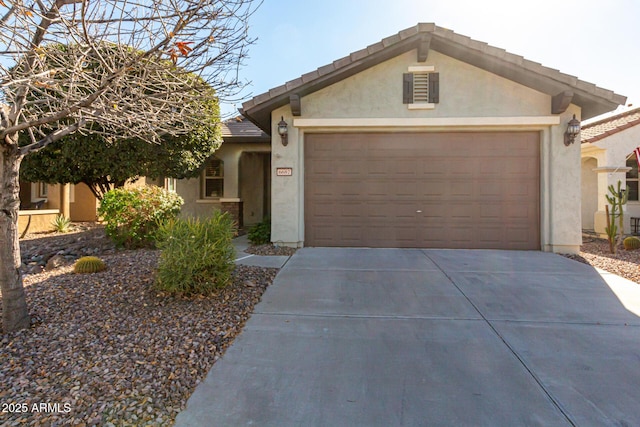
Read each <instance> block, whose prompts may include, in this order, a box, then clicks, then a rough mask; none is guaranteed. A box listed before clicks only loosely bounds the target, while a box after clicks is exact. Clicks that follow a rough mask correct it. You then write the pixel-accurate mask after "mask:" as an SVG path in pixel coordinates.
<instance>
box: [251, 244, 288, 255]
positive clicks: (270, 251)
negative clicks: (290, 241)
mask: <svg viewBox="0 0 640 427" xmlns="http://www.w3.org/2000/svg"><path fill="white" fill-rule="evenodd" d="M296 251H297V249H296V248H288V247H286V246H275V245H272V244H267V245H252V246H249V247H248V248H247V249H246V250H245V252H246V253H248V254H253V255H265V256H273V255H276V256H278V255H284V256H291V255H293V254H294V253H296Z"/></svg>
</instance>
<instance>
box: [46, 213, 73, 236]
mask: <svg viewBox="0 0 640 427" xmlns="http://www.w3.org/2000/svg"><path fill="white" fill-rule="evenodd" d="M51 226H52V227H53V229H54V230H55V231H57V232H58V233H68V232H69V231H71V220H70V219H69V218H67V217H66V216H64V215H62V214H60V215H58V216H56V217H55V218H54V219H52V220H51Z"/></svg>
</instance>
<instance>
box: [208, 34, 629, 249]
mask: <svg viewBox="0 0 640 427" xmlns="http://www.w3.org/2000/svg"><path fill="white" fill-rule="evenodd" d="M624 102H625V97H623V96H620V95H617V94H615V93H613V92H611V91H609V90H606V89H602V88H599V87H597V86H595V85H594V84H591V83H587V82H585V81H582V80H579V79H578V78H576V77H574V76H570V75H567V74H563V73H561V72H559V71H557V70H554V69H551V68H547V67H544V66H542V65H540V64H538V63H535V62H531V61H528V60H526V59H524V58H522V57H521V56H517V55H514V54H511V53H508V52H506V51H504V50H503V49H499V48H496V47H492V46H489V45H487V44H486V43H483V42H480V41H476V40H472V39H470V38H468V37H465V36H462V35H460V34H456V33H454V32H453V31H450V30H447V29H445V28H441V27H438V26H436V25H434V24H418V25H417V26H415V27H412V28H408V29H406V30H403V31H401V32H399V33H398V34H396V35H394V36H391V37H388V38H385V39H383V40H382V41H380V42H378V43H375V44H372V45H371V46H368V47H367V48H365V49H362V50H360V51H357V52H354V53H352V54H350V55H349V56H346V57H344V58H341V59H338V60H336V61H334V62H333V63H331V64H328V65H325V66H323V67H320V68H318V69H317V70H316V71H313V72H311V73H308V74H305V75H303V76H301V77H300V78H298V79H295V80H292V81H289V82H287V83H285V84H283V85H282V86H279V87H276V88H274V89H271V90H270V91H268V92H266V93H263V94H261V95H258V96H256V97H255V98H253V99H251V100H249V101H248V102H246V103H244V104H243V110H242V114H243V115H244V116H245V117H246V118H248V119H249V120H251V121H252V122H253V123H254V124H255V125H257V126H258V127H259V128H260V129H261V130H262V131H264V133H265V134H267V135H270V136H271V144H270V147H269V144H268V143H264V145H260V151H261V150H264V151H268V150H269V148H270V149H271V165H270V170H271V172H270V179H271V217H272V240H273V241H274V242H279V243H281V244H286V245H290V246H297V247H301V246H363V247H438V248H504V249H529V250H543V251H553V252H576V251H578V249H579V245H580V244H581V220H580V214H581V208H580V202H581V201H580V196H581V194H580V192H579V191H578V190H577V189H578V188H580V178H581V169H580V142H579V138H578V139H576V143H574V144H569V145H565V132H566V130H567V124H568V122H569V121H570V120H571V119H572V117H573V116H574V115H575V116H576V118H577V119H578V120H585V119H588V118H591V117H594V116H597V115H600V114H603V113H605V112H608V111H612V110H614V109H615V108H616V107H617V106H618V105H620V104H623V103H624ZM279 124H280V125H281V130H282V132H284V131H285V126H286V138H284V137H281V135H280V134H279V131H278V129H279ZM225 145H227V144H225ZM243 147H247V148H248V149H253V148H249V147H248V146H243ZM251 147H254V146H251ZM256 147H257V146H256ZM224 149H225V146H223V148H222V149H221V153H220V154H219V156H222V157H223V160H224V164H225V174H226V173H227V170H226V168H227V164H228V163H227V160H225V158H229V159H236V160H237V158H238V152H240V151H241V150H239V149H238V148H237V147H234V146H233V145H232V144H229V145H227V148H226V150H228V151H222V150H224ZM232 164H233V163H232ZM234 179H235V178H234ZM227 185H228V187H227ZM237 185H238V184H237V183H236V182H230V183H228V184H227V182H226V181H225V184H224V189H225V193H224V197H225V198H226V197H229V198H231V199H233V200H237V199H242V197H241V195H240V193H241V191H240V189H239V188H238V189H237V190H236V188H237ZM227 189H228V190H229V193H230V194H229V195H227ZM219 202H220V203H224V200H220V201H219ZM197 203H206V202H198V201H197ZM212 203H213V202H212Z"/></svg>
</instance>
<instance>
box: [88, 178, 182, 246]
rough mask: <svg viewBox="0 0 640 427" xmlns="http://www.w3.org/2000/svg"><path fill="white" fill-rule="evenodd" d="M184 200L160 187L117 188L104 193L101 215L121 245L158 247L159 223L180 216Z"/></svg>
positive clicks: (111, 234) (117, 243)
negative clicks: (156, 240)
mask: <svg viewBox="0 0 640 427" xmlns="http://www.w3.org/2000/svg"><path fill="white" fill-rule="evenodd" d="M183 203H184V201H183V200H182V197H180V196H178V195H177V194H176V193H173V192H170V191H166V190H164V189H163V188H160V187H156V186H148V187H140V188H116V189H114V190H111V191H108V192H107V193H106V194H105V195H104V197H103V199H102V202H101V203H100V208H99V209H98V214H99V215H100V216H101V217H102V219H103V220H104V221H105V232H106V233H107V236H109V237H111V239H112V240H113V241H114V242H115V243H116V245H117V246H120V247H122V246H124V247H125V248H128V249H135V248H141V247H154V246H155V233H156V231H157V229H158V224H159V223H161V222H163V221H166V220H168V219H171V218H176V217H177V216H178V214H179V213H180V207H181V206H182V204H183Z"/></svg>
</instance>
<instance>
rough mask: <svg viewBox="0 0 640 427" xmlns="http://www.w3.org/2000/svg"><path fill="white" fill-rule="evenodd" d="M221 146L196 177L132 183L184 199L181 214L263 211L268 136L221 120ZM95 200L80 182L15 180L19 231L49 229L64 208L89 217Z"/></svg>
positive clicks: (239, 217)
mask: <svg viewBox="0 0 640 427" xmlns="http://www.w3.org/2000/svg"><path fill="white" fill-rule="evenodd" d="M221 133H222V138H223V144H222V146H221V147H220V148H219V149H218V150H217V151H216V152H215V154H214V155H213V156H212V157H211V158H209V159H208V160H207V162H206V163H205V165H203V167H202V173H201V174H200V176H199V177H197V178H192V179H182V180H178V179H174V178H165V179H160V180H152V179H149V178H144V177H142V178H140V179H138V180H137V181H136V182H135V183H134V184H133V185H134V186H138V185H159V186H164V187H165V188H166V189H168V190H170V191H176V192H177V193H178V194H179V195H180V196H182V197H183V198H184V200H185V204H184V206H183V208H182V214H183V215H185V216H196V217H203V216H208V215H210V214H211V213H212V212H214V211H215V210H223V211H228V212H229V213H230V214H231V215H232V216H233V217H234V218H235V219H236V221H237V222H238V224H239V225H240V226H241V227H242V226H245V227H246V226H250V225H253V224H257V223H259V222H260V221H262V220H263V219H264V218H265V217H268V216H269V214H270V210H271V175H270V170H271V138H270V137H269V136H268V135H267V134H265V133H264V132H263V131H261V130H260V129H258V128H257V127H256V126H255V125H254V124H253V123H251V122H249V121H248V120H246V119H244V118H242V117H236V118H234V119H230V120H227V121H225V122H223V123H222V129H221ZM98 206H99V203H98V201H97V199H96V198H95V196H94V195H93V193H91V191H90V190H89V188H88V187H87V186H86V185H85V184H78V185H73V184H70V185H57V184H56V185H51V184H45V183H30V182H21V183H20V219H19V221H20V224H19V230H20V232H22V231H23V230H24V229H25V228H26V227H27V224H28V225H29V231H31V232H35V231H45V230H50V229H51V228H52V227H51V220H52V219H54V218H55V217H56V216H57V215H59V214H61V213H62V214H64V215H65V216H66V217H68V218H70V219H71V220H72V221H95V220H96V218H97V214H96V211H97V208H98Z"/></svg>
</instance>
